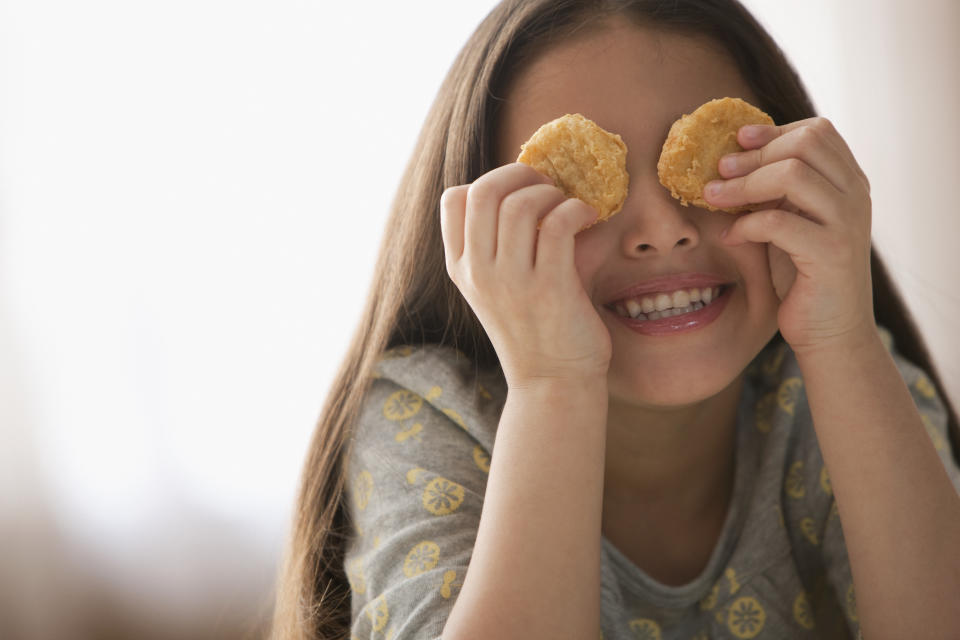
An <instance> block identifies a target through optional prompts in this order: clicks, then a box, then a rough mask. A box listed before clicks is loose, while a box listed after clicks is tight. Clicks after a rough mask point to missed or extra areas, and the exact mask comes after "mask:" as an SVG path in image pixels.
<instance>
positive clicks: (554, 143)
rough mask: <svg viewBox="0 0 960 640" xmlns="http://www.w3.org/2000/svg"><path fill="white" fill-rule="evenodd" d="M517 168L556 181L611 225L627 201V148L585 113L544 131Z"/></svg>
mask: <svg viewBox="0 0 960 640" xmlns="http://www.w3.org/2000/svg"><path fill="white" fill-rule="evenodd" d="M517 162H522V163H524V164H527V165H530V166H531V167H533V168H534V169H536V170H537V171H539V172H540V173H542V174H544V175H546V176H548V177H549V178H551V179H552V180H553V181H554V182H555V183H556V185H557V187H559V188H560V189H561V190H562V191H563V193H564V194H565V195H566V196H567V197H570V198H579V199H580V200H583V201H584V202H586V203H587V204H588V205H590V206H591V207H593V208H594V209H596V210H597V212H598V213H599V214H600V217H599V218H598V221H603V220H606V219H608V218H609V217H610V216H612V215H614V214H615V213H617V212H618V211H620V209H622V208H623V203H624V201H625V200H626V199H627V185H628V184H629V182H630V176H629V174H628V173H627V145H626V144H625V143H624V142H623V139H622V138H621V137H620V136H619V135H617V134H615V133H610V132H609V131H605V130H604V129H602V128H601V127H600V126H599V125H597V124H596V123H595V122H593V121H592V120H589V119H587V118H585V117H583V116H582V115H580V114H579V113H574V114H569V113H568V114H566V115H564V116H561V117H559V118H557V119H556V120H552V121H550V122H548V123H546V124H545V125H543V126H541V127H540V128H539V129H537V130H536V132H534V134H533V135H532V136H531V137H530V139H529V140H527V141H526V142H525V143H524V144H523V145H522V146H521V147H520V157H518V158H517Z"/></svg>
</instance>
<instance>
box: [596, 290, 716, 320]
mask: <svg viewBox="0 0 960 640" xmlns="http://www.w3.org/2000/svg"><path fill="white" fill-rule="evenodd" d="M719 295H720V287H703V288H702V289H701V288H697V287H694V288H692V289H681V290H677V291H674V292H673V293H658V294H656V295H652V296H643V297H641V298H627V299H624V300H620V301H619V302H617V303H615V304H614V305H612V307H613V309H614V310H615V311H616V312H617V313H618V314H619V315H621V316H623V317H629V318H633V319H635V320H640V321H641V322H643V321H646V320H659V319H660V318H670V317H672V316H678V315H681V314H684V313H690V312H691V311H699V310H700V309H703V308H704V307H705V306H707V305H708V304H710V303H711V302H712V301H713V300H715V299H716V298H717V297H718V296H719Z"/></svg>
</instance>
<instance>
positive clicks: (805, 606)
mask: <svg viewBox="0 0 960 640" xmlns="http://www.w3.org/2000/svg"><path fill="white" fill-rule="evenodd" d="M793 619H794V620H796V621H797V624H799V625H800V626H801V627H803V628H804V629H807V630H810V629H813V628H814V627H815V626H816V623H815V622H814V620H813V611H812V610H811V609H810V599H809V598H808V597H807V594H806V593H805V592H803V591H801V592H800V593H799V594H797V597H796V598H795V599H794V601H793Z"/></svg>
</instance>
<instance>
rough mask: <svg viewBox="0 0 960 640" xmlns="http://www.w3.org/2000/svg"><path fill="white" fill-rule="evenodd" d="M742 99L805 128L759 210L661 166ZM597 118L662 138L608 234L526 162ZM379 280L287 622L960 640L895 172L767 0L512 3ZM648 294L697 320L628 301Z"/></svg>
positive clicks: (648, 152) (644, 147) (312, 500)
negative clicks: (897, 243)
mask: <svg viewBox="0 0 960 640" xmlns="http://www.w3.org/2000/svg"><path fill="white" fill-rule="evenodd" d="M727 95H729V96H739V97H743V98H744V99H746V100H748V101H749V102H752V103H754V104H756V105H757V106H759V107H760V108H762V109H763V110H764V111H766V112H767V113H769V114H770V115H771V116H772V117H773V118H774V120H775V122H776V123H777V126H770V127H745V128H743V129H741V130H740V131H739V134H738V136H739V137H738V139H739V141H740V143H741V145H742V146H743V147H744V148H745V149H746V151H744V152H742V153H738V154H732V155H730V156H727V157H726V158H724V159H723V160H722V161H721V164H720V170H721V174H722V175H723V177H724V180H720V181H717V182H716V183H714V184H711V185H709V188H708V190H707V192H706V197H707V199H708V200H709V201H711V203H713V204H716V205H721V206H723V205H739V204H746V203H751V204H758V203H766V204H765V205H763V206H761V207H760V208H759V210H757V211H755V212H753V213H748V214H743V215H740V216H731V215H728V214H724V213H716V212H709V211H706V210H701V209H696V208H686V207H682V206H680V205H679V203H678V202H677V201H676V200H673V199H672V198H671V197H670V195H669V193H668V192H667V191H666V190H665V189H663V188H662V187H661V186H660V185H659V184H658V181H657V177H656V161H657V157H658V154H659V150H660V145H661V144H662V142H663V139H664V138H665V136H666V133H667V129H668V128H669V126H670V124H671V123H672V122H673V120H674V119H676V118H677V117H679V116H680V115H681V114H682V113H689V112H690V111H691V110H692V109H694V108H695V107H697V106H698V105H700V104H701V103H703V102H706V101H707V100H709V99H711V98H715V97H722V96H727ZM568 112H569V113H575V112H579V113H582V114H584V115H585V116H587V117H589V118H591V119H593V120H595V121H596V122H597V123H598V124H600V126H602V127H604V128H605V129H608V130H610V131H613V132H615V133H619V134H620V135H621V136H622V137H623V139H624V141H625V142H626V143H627V146H628V148H629V153H628V156H627V161H628V170H629V172H630V176H631V182H630V191H629V195H628V199H627V202H626V204H625V205H624V208H623V210H622V211H621V212H620V213H618V214H617V215H616V216H614V217H613V218H611V219H610V220H609V221H607V222H604V223H601V224H597V225H594V226H592V227H589V228H588V229H586V230H584V231H581V229H582V228H583V227H585V226H587V225H588V224H589V223H591V222H592V221H593V220H594V219H595V218H596V215H597V214H596V212H595V211H593V210H591V209H590V208H589V207H587V206H586V205H585V204H583V203H582V202H580V201H577V200H572V199H566V198H565V197H564V196H563V195H562V194H561V193H560V191H559V190H558V189H557V188H556V187H555V186H554V185H552V184H551V183H550V181H549V180H548V179H546V178H544V177H543V176H541V175H539V174H537V173H536V172H535V171H533V170H532V169H530V168H529V167H526V166H524V165H518V164H514V163H513V162H512V160H513V159H514V158H515V157H516V155H517V153H518V152H519V148H520V144H521V143H522V142H523V141H524V140H526V139H527V137H529V135H530V134H531V133H532V132H533V131H534V130H535V129H536V128H537V127H538V126H539V125H540V124H542V123H544V122H547V121H549V120H551V119H553V118H555V117H557V116H560V115H562V114H564V113H568ZM441 194H442V197H441ZM538 225H539V227H538ZM376 273H377V276H376V281H375V285H374V289H373V291H372V292H371V295H370V299H369V300H370V301H369V304H368V307H367V310H366V312H365V313H366V317H365V320H364V322H363V323H362V325H361V326H362V328H361V330H360V331H359V332H358V333H357V336H356V338H355V341H354V343H353V346H352V347H351V350H350V353H349V355H348V357H347V359H346V362H345V363H344V365H343V367H342V369H341V371H340V374H339V376H338V379H337V382H336V384H335V386H334V389H333V391H332V393H331V395H330V397H329V399H328V402H327V406H326V407H325V409H324V413H323V417H322V419H321V421H320V424H319V427H318V429H317V432H316V434H315V436H314V441H313V443H312V445H311V448H310V451H309V456H308V458H307V461H306V468H305V471H304V476H303V484H302V487H301V493H300V497H299V503H298V510H297V514H296V519H295V523H294V529H293V536H292V542H291V546H290V548H289V550H288V557H287V558H286V563H285V568H284V571H283V574H282V577H281V583H280V586H279V592H278V599H277V610H276V619H275V637H277V638H342V637H347V636H348V634H349V635H352V636H353V637H357V638H436V637H441V636H442V637H443V638H520V637H522V638H539V637H544V638H548V637H549V638H596V637H598V636H600V635H601V633H602V636H603V637H604V638H608V639H609V638H650V639H653V638H678V639H679V638H682V639H684V640H689V639H691V638H795V637H796V638H803V637H831V638H832V637H855V636H857V635H858V634H859V633H861V630H862V634H863V636H864V637H867V638H870V639H873V638H886V637H917V635H918V634H920V633H922V635H923V637H925V638H947V637H955V635H956V633H958V630H960V618H958V614H957V611H956V607H955V604H956V603H957V602H960V547H958V546H957V544H956V540H957V539H958V535H960V498H958V494H957V487H960V472H958V468H957V459H958V455H957V454H958V450H957V447H958V445H960V440H958V439H957V435H958V434H957V422H956V416H955V415H954V414H953V412H952V410H951V409H950V408H949V406H948V405H947V404H946V400H945V398H942V397H938V392H937V389H938V386H939V384H938V381H937V377H936V375H935V373H934V371H933V368H932V366H931V364H930V361H929V358H928V357H927V354H926V352H925V350H924V347H923V343H922V340H921V339H920V338H919V336H918V335H917V332H916V330H915V329H914V327H913V325H912V323H911V321H910V319H909V316H908V314H907V313H906V311H905V309H904V307H903V305H902V303H901V302H900V300H899V298H898V297H897V295H896V293H895V292H894V289H893V287H892V286H891V283H890V280H889V278H888V277H887V275H886V273H885V271H884V270H883V268H882V265H881V263H880V262H879V260H878V259H877V258H876V256H875V255H874V254H873V252H872V251H871V248H870V198H869V183H868V181H867V179H866V177H865V176H864V175H863V173H862V172H861V171H860V169H859V167H858V165H857V163H856V160H855V159H854V158H853V156H852V155H851V153H850V151H849V149H848V148H847V146H846V144H845V143H844V141H843V139H842V138H841V137H840V136H839V135H838V134H837V133H836V131H835V130H834V129H833V127H832V126H831V125H830V123H829V122H828V121H826V120H824V119H821V118H816V117H814V112H813V108H812V107H811V104H810V101H809V99H808V98H807V96H806V95H805V93H804V90H803V88H802V86H801V85H800V83H799V81H798V80H797V78H796V76H795V75H794V73H793V72H792V70H791V69H790V67H789V65H788V64H787V62H786V60H785V59H784V58H783V56H782V54H781V53H780V52H779V50H778V49H777V48H776V46H775V45H774V44H773V42H772V41H771V40H770V38H769V36H768V35H767V34H766V33H765V32H764V31H763V30H762V28H761V27H760V26H759V25H758V24H757V23H756V22H755V20H754V19H753V18H752V17H751V16H750V15H749V14H748V13H747V12H746V11H745V10H744V9H743V8H742V7H741V6H740V5H739V4H737V3H736V2H735V0H696V1H693V0H691V1H687V2H678V1H676V0H635V1H628V0H565V1H558V0H507V1H505V2H504V3H502V4H501V5H500V6H499V7H498V8H497V9H495V10H494V11H493V12H492V13H491V14H490V16H488V18H487V19H486V20H485V21H484V23H483V24H482V25H481V26H480V27H479V29H478V30H477V32H476V33H475V34H474V36H473V37H472V38H471V40H470V41H469V42H468V44H467V46H466V47H465V48H464V50H463V52H462V53H461V55H460V57H459V58H458V60H457V61H456V63H455V64H454V66H453V68H452V70H451V71H450V73H449V75H448V78H447V80H446V82H445V84H444V85H443V87H442V89H441V91H440V95H439V98H438V100H437V102H436V103H435V105H434V107H433V110H432V111H431V113H430V115H429V117H428V119H427V125H426V127H425V129H424V132H423V134H422V136H421V139H420V143H419V144H418V146H417V152H416V154H415V156H414V158H413V159H412V161H411V163H410V166H409V168H408V171H407V174H406V176H405V178H404V181H403V184H402V185H401V188H400V191H399V196H398V199H397V202H396V204H395V207H394V211H393V216H392V218H391V221H390V225H389V228H388V230H387V234H386V239H385V241H384V244H383V247H382V250H381V258H380V261H379V264H378V266H377V272H376ZM644 298H653V299H656V298H662V299H663V300H666V301H667V304H668V306H669V307H674V308H675V309H676V310H677V311H676V313H678V315H671V316H670V317H665V318H662V319H659V320H646V321H642V320H639V319H633V318H631V317H627V316H626V315H625V313H624V310H625V309H628V308H629V306H630V305H631V304H634V303H636V304H642V303H643V300H644ZM693 302H697V303H698V304H697V305H693ZM673 313H675V312H673V311H672V312H671V314H673ZM878 327H886V328H888V329H889V332H888V331H887V330H886V329H883V328H878ZM894 346H895V347H896V351H892V349H893V347H894ZM901 354H902V355H901ZM904 356H906V357H907V358H906V359H905V358H904ZM908 359H909V360H910V361H912V362H914V363H916V364H917V365H919V368H918V367H917V366H915V365H914V364H910V362H908ZM923 370H926V371H927V374H924V373H923ZM948 433H949V434H950V437H952V438H953V440H952V443H951V441H950V440H949V439H948ZM951 444H952V446H953V447H954V449H953V451H951ZM841 523H842V526H841ZM468 569H469V570H468ZM921 629H922V632H921V631H920V630H921Z"/></svg>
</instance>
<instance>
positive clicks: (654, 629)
mask: <svg viewBox="0 0 960 640" xmlns="http://www.w3.org/2000/svg"><path fill="white" fill-rule="evenodd" d="M630 630H631V631H632V632H633V637H634V638H636V639H637V640H662V638H663V636H662V634H661V632H660V625H659V624H657V623H656V622H655V621H653V620H650V619H649V618H636V619H634V620H631V621H630Z"/></svg>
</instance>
